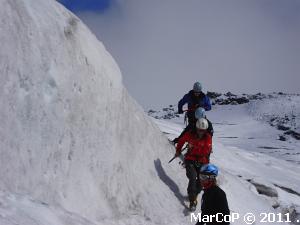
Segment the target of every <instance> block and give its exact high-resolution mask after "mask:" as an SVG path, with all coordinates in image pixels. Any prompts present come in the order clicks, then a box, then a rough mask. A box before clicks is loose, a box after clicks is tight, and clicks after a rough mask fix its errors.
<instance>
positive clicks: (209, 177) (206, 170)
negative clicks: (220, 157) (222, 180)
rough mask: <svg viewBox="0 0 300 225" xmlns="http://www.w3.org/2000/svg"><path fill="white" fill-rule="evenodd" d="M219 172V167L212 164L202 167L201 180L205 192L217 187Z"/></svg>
mask: <svg viewBox="0 0 300 225" xmlns="http://www.w3.org/2000/svg"><path fill="white" fill-rule="evenodd" d="M218 172H219V170H218V167H216V166H215V165H213V164H211V163H209V164H205V165H203V166H202V167H201V169H200V174H199V178H200V183H201V186H202V188H203V189H204V190H205V189H208V188H210V187H212V186H214V185H216V183H217V179H216V178H217V176H218Z"/></svg>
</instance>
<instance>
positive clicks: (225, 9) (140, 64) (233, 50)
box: [80, 0, 300, 108]
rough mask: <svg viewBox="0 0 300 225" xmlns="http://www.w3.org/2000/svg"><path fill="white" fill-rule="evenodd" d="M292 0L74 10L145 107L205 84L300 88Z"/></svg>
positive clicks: (298, 31)
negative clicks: (99, 13)
mask: <svg viewBox="0 0 300 225" xmlns="http://www.w3.org/2000/svg"><path fill="white" fill-rule="evenodd" d="M299 9H300V5H299V3H298V2H297V1H282V0H275V1H274V0H273V1H264V2H261V1H259V0H254V1H244V0H242V1H240V0H229V1H226V2H225V1H199V0H188V1H183V0H164V1H159V0H154V1H146V0H126V1H117V2H115V5H113V6H112V8H111V9H110V10H109V11H107V12H106V13H105V14H101V15H97V14H94V13H84V14H81V15H80V17H81V18H82V19H83V20H84V21H85V22H86V23H87V24H88V26H89V27H90V28H91V29H92V30H93V31H94V32H95V33H96V35H97V36H98V37H99V39H100V40H101V41H103V42H104V44H105V46H106V47H107V48H108V50H109V51H110V52H111V53H112V55H113V56H114V58H115V59H116V60H117V62H118V64H119V66H120V67H121V70H122V72H123V77H124V83H125V85H126V86H127V88H128V89H129V91H130V92H131V94H132V95H133V96H134V97H135V98H136V99H137V100H138V102H139V103H140V104H142V105H143V106H144V107H145V108H148V107H158V106H162V105H167V104H170V103H176V102H177V101H178V99H179V98H180V97H182V95H183V94H184V93H185V92H187V91H188V90H189V89H190V88H191V86H192V84H193V82H194V81H196V80H199V81H201V82H203V84H204V87H205V89H206V90H214V91H227V90H230V91H233V92H258V91H261V92H270V91H284V92H298V93H299V92H300V87H299V85H298V84H299V83H300V76H299V72H300V44H299V41H298V40H300V26H299V25H300V15H299V13H297V12H298V11H299Z"/></svg>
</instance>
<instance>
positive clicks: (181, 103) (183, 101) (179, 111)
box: [178, 94, 188, 114]
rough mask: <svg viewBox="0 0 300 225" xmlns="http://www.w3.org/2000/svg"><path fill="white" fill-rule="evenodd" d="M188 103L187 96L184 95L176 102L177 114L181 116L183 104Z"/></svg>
mask: <svg viewBox="0 0 300 225" xmlns="http://www.w3.org/2000/svg"><path fill="white" fill-rule="evenodd" d="M187 102H188V94H185V95H184V96H183V98H182V99H180V101H179V102H178V113H179V114H181V113H183V110H182V107H183V106H184V104H186V103H187Z"/></svg>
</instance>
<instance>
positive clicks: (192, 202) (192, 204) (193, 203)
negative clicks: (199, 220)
mask: <svg viewBox="0 0 300 225" xmlns="http://www.w3.org/2000/svg"><path fill="white" fill-rule="evenodd" d="M197 196H198V195H196V196H195V197H191V198H189V199H190V206H189V209H190V211H191V212H194V211H195V210H196V207H197V203H198V201H197Z"/></svg>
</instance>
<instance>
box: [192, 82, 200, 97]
mask: <svg viewBox="0 0 300 225" xmlns="http://www.w3.org/2000/svg"><path fill="white" fill-rule="evenodd" d="M201 92H202V85H201V83H200V82H196V83H194V86H193V93H194V95H195V96H200V94H201Z"/></svg>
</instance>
